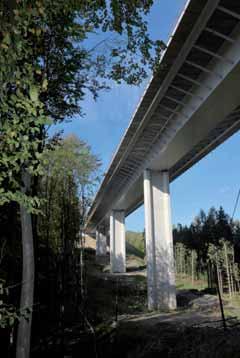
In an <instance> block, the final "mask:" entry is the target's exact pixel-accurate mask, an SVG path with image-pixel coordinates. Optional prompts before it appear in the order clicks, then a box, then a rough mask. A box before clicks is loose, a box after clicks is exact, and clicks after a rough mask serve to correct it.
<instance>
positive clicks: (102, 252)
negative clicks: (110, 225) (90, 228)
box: [96, 230, 107, 257]
mask: <svg viewBox="0 0 240 358" xmlns="http://www.w3.org/2000/svg"><path fill="white" fill-rule="evenodd" d="M106 255H107V238H106V235H105V234H103V233H102V232H101V231H98V230H97V231H96V256H97V257H99V256H106Z"/></svg>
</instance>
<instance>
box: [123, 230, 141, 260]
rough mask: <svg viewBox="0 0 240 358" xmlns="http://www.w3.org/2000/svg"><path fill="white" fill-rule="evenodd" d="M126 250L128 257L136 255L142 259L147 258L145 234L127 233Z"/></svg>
mask: <svg viewBox="0 0 240 358" xmlns="http://www.w3.org/2000/svg"><path fill="white" fill-rule="evenodd" d="M126 250H127V254H128V255H135V256H138V257H140V258H141V259H143V258H144V256H145V244H144V234H143V233H142V232H135V231H127V232H126Z"/></svg>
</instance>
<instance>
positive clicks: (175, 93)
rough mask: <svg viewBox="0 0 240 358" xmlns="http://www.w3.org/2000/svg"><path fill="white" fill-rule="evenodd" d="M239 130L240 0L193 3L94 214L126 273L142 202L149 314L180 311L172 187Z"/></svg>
mask: <svg viewBox="0 0 240 358" xmlns="http://www.w3.org/2000/svg"><path fill="white" fill-rule="evenodd" d="M239 127H240V1H239V0H189V1H188V3H187V5H186V6H185V9H184V11H183V12H182V14H181V16H180V18H179V20H178V23H177V25H176V28H175V30H174V32H173V34H172V35H171V37H170V39H169V42H168V44H167V48H166V50H165V52H164V53H163V55H162V58H161V68H160V71H159V72H158V73H157V74H155V75H154V76H153V77H152V79H151V81H150V83H149V85H148V87H147V89H146V91H145V93H144V95H143V97H142V99H141V101H140V103H139V105H138V107H137V109H136V111H135V113H134V115H133V117H132V119H131V121H130V124H129V126H128V128H127V130H126V132H125V135H124V136H123V138H122V140H121V142H120V144H119V147H118V149H117V151H116V153H115V155H114V157H113V159H112V162H111V164H110V166H109V169H108V171H107V173H106V175H105V178H104V180H103V182H102V184H101V186H100V189H99V190H98V192H97V194H96V196H95V199H94V202H93V204H92V206H91V208H90V210H89V213H88V221H87V228H91V229H94V230H96V238H97V250H96V251H97V252H96V253H97V255H105V254H106V237H107V235H108V233H109V231H110V263H111V271H112V272H113V273H116V272H120V273H122V272H125V270H126V264H125V258H126V253H125V224H124V220H125V217H126V216H127V215H129V214H131V213H132V212H133V211H134V210H135V209H137V208H138V207H139V206H140V205H142V204H143V203H144V210H145V234H146V254H147V282H148V306H149V308H150V309H174V308H175V307H176V292H175V273H174V257H173V242H172V223H171V209H170V191H169V184H170V183H171V182H172V181H173V180H175V179H176V178H177V177H178V176H180V175H181V174H182V173H184V172H185V171H186V170H188V169H189V168H190V167H191V166H192V165H194V164H195V163H196V162H198V161H199V160H200V159H201V158H203V157H204V156H205V155H207V154H208V153H209V152H210V151H212V150H213V149H214V148H216V147H217V146H218V145H220V144H221V143H222V142H223V141H225V140H226V139H227V138H229V137H230V136H231V135H232V134H233V133H235V132H236V131H237V130H238V129H239ZM193 184H194V183H193ZM186 189H187V188H184V190H186ZM109 228H110V230H109Z"/></svg>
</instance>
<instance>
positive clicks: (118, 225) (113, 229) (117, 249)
mask: <svg viewBox="0 0 240 358" xmlns="http://www.w3.org/2000/svg"><path fill="white" fill-rule="evenodd" d="M110 266H111V272H113V273H117V272H119V273H122V272H126V242H125V212H124V211H122V210H113V211H112V212H111V215H110Z"/></svg>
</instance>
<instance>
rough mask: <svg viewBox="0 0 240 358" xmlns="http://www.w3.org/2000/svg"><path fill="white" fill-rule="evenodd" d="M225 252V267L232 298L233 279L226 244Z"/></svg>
mask: <svg viewBox="0 0 240 358" xmlns="http://www.w3.org/2000/svg"><path fill="white" fill-rule="evenodd" d="M224 251H225V265H226V272H227V280H228V292H229V297H230V298H232V290H231V278H230V272H229V263H228V253H227V246H226V243H224Z"/></svg>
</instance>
